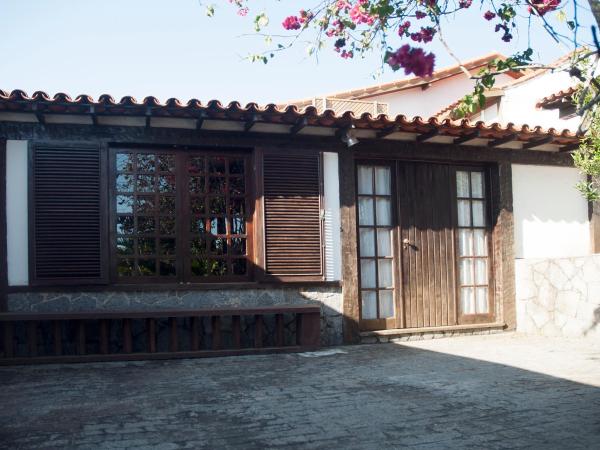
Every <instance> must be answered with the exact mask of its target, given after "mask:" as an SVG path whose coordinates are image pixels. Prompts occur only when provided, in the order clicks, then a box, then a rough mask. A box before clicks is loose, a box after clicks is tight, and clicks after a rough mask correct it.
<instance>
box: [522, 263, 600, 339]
mask: <svg viewBox="0 0 600 450" xmlns="http://www.w3.org/2000/svg"><path fill="white" fill-rule="evenodd" d="M515 276H516V297H517V298H516V300H517V331H521V332H525V333H534V334H541V335H544V336H564V337H595V338H600V254H597V255H592V256H583V257H574V258H549V259H546V258H545V259H518V260H516V264H515Z"/></svg>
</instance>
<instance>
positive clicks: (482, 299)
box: [475, 287, 489, 314]
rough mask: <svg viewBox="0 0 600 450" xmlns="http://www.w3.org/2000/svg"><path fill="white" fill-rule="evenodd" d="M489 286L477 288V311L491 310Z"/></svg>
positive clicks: (486, 311) (483, 312)
mask: <svg viewBox="0 0 600 450" xmlns="http://www.w3.org/2000/svg"><path fill="white" fill-rule="evenodd" d="M487 293H488V288H487V287H481V288H476V289H475V313H477V314H487V313H488V310H489V306H488V296H487Z"/></svg>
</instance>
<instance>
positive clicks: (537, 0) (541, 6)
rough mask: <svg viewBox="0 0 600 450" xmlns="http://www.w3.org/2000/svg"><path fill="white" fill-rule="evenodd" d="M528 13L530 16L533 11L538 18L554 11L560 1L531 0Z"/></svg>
mask: <svg viewBox="0 0 600 450" xmlns="http://www.w3.org/2000/svg"><path fill="white" fill-rule="evenodd" d="M530 3H531V6H529V8H528V9H529V13H530V14H532V13H533V11H534V10H535V11H536V12H537V13H538V14H539V15H540V16H543V15H544V14H546V13H547V12H550V11H554V10H555V9H556V8H558V6H559V5H560V0H531V2H530Z"/></svg>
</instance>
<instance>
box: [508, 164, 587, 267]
mask: <svg viewBox="0 0 600 450" xmlns="http://www.w3.org/2000/svg"><path fill="white" fill-rule="evenodd" d="M581 179H582V176H581V174H580V173H579V171H578V170H577V169H574V168H569V167H549V166H533V165H518V164H513V166H512V188H513V208H514V223H515V256H516V257H517V258H545V257H568V256H583V255H588V254H590V252H591V245H590V225H589V219H588V204H587V201H586V200H585V199H584V198H583V197H582V196H581V194H580V193H579V192H578V191H577V190H576V189H575V187H574V186H575V184H576V183H577V182H578V181H580V180H581Z"/></svg>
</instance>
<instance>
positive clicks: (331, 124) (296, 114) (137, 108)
mask: <svg viewBox="0 0 600 450" xmlns="http://www.w3.org/2000/svg"><path fill="white" fill-rule="evenodd" d="M7 112H8V113H29V114H35V115H36V116H37V117H40V115H52V114H71V115H86V116H91V117H100V116H107V115H110V116H137V117H149V116H151V117H163V118H164V117H169V118H184V119H186V118H187V119H198V120H202V121H203V120H227V121H238V122H240V121H242V122H246V123H250V122H256V123H267V124H280V125H286V126H290V129H291V128H292V127H294V126H295V125H298V124H299V123H302V126H303V127H306V126H308V127H327V128H334V129H335V128H345V127H348V126H350V125H352V126H353V127H354V128H356V129H357V130H371V131H374V132H383V133H382V134H386V135H389V134H391V133H395V132H405V133H417V134H424V133H430V132H431V131H432V130H433V129H437V131H438V136H449V137H456V138H460V137H463V136H468V135H473V134H474V132H477V134H478V138H481V139H491V140H502V139H508V138H510V137H511V136H514V137H513V139H512V141H520V142H522V143H524V144H525V145H526V144H528V143H529V144H532V143H535V142H537V141H542V140H544V141H548V142H546V143H550V144H554V145H558V146H569V147H571V146H573V144H576V143H577V142H578V141H579V137H578V136H577V135H576V134H575V133H573V132H571V131H569V130H566V129H565V130H557V129H554V128H550V129H548V130H545V129H543V128H541V127H539V126H529V125H522V126H516V125H514V124H512V123H509V124H508V125H506V126H503V125H500V124H498V123H493V124H485V123H483V122H475V123H472V122H470V121H469V120H467V119H464V120H461V121H452V120H450V119H444V120H439V119H438V118H436V117H431V118H429V119H423V118H421V117H418V116H417V117H414V118H412V119H410V118H408V117H406V116H404V115H398V116H396V117H395V118H390V117H388V116H386V115H383V114H381V115H379V116H376V117H374V116H372V115H371V114H369V113H364V114H362V115H360V116H355V115H354V114H353V113H352V112H346V113H344V114H341V115H336V114H335V113H334V112H333V111H331V110H326V111H324V112H323V113H321V114H319V113H318V111H317V109H316V108H314V107H312V106H309V107H307V108H304V109H300V108H298V107H296V106H294V105H290V106H286V107H285V108H278V107H277V106H276V105H274V104H268V105H266V106H259V105H258V104H256V103H248V104H247V105H246V106H242V105H241V104H240V103H238V102H231V103H229V104H228V105H223V104H221V103H220V102H219V101H217V100H211V101H209V102H208V103H206V104H203V103H201V102H200V101H199V100H197V99H191V100H189V101H187V102H182V101H180V100H179V99H176V98H170V99H168V100H167V101H166V102H165V103H164V104H162V103H160V102H159V100H158V99H157V98H156V97H146V98H144V100H143V101H141V102H138V101H137V100H136V99H134V98H133V97H131V96H126V97H123V98H122V99H121V100H120V101H115V99H113V98H112V97H111V96H109V95H101V96H100V97H99V98H98V100H94V99H93V98H92V97H90V96H89V95H79V96H77V97H75V99H72V98H71V97H69V96H68V95H67V94H64V93H58V94H56V95H54V96H53V97H50V96H49V95H48V94H46V93H45V92H42V91H37V92H35V93H34V94H33V95H31V97H29V96H28V95H27V94H26V93H25V92H23V91H21V90H14V91H12V92H10V93H8V92H4V91H1V90H0V113H7ZM0 120H2V118H1V114H0ZM306 134H310V133H306ZM543 138H546V139H543ZM548 138H550V139H549V140H548ZM540 145H542V144H540Z"/></svg>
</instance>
